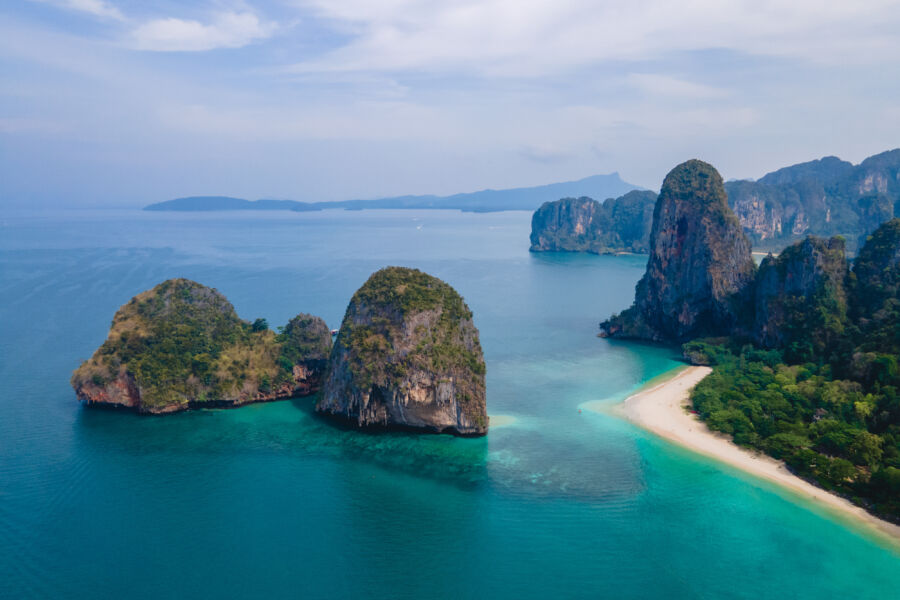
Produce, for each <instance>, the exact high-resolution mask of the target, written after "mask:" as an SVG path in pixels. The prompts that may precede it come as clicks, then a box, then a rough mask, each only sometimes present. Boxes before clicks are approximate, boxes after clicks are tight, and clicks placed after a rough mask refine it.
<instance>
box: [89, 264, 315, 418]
mask: <svg viewBox="0 0 900 600" xmlns="http://www.w3.org/2000/svg"><path fill="white" fill-rule="evenodd" d="M304 316H305V315H301V317H304ZM292 323H293V321H292ZM295 329H297V331H295ZM298 332H299V328H292V329H291V333H285V334H282V335H280V336H276V334H275V333H273V332H272V331H269V330H268V326H267V324H266V323H265V320H263V319H258V320H257V321H256V322H255V323H253V324H251V323H248V322H246V321H243V320H241V319H240V318H238V316H237V314H236V313H235V310H234V307H233V306H232V305H231V303H229V302H228V300H226V299H225V297H224V296H223V295H222V294H221V293H219V292H218V291H216V290H214V289H211V288H208V287H206V286H203V285H200V284H199V283H196V282H193V281H189V280H187V279H171V280H168V281H165V282H163V283H161V284H159V285H157V286H156V287H154V288H153V289H152V290H149V291H146V292H143V293H141V294H139V295H137V296H135V297H134V298H132V299H131V301H129V302H128V303H127V304H125V305H124V306H122V307H121V308H120V309H119V310H118V311H117V312H116V315H115V317H114V318H113V322H112V328H111V330H110V332H109V335H108V337H107V339H106V341H105V342H104V343H103V344H102V345H101V346H100V348H99V349H98V350H97V351H96V352H95V353H94V355H93V356H92V357H91V358H90V359H89V360H88V361H86V362H85V363H84V364H82V365H81V366H80V367H79V368H78V369H77V370H76V371H75V373H74V374H73V376H72V384H73V386H75V387H76V388H79V387H81V386H83V385H85V384H93V385H94V386H97V387H103V386H105V385H107V384H108V383H110V382H112V381H113V380H115V379H116V378H118V377H120V376H125V377H131V378H132V379H133V381H134V383H135V385H136V386H137V387H138V389H139V390H140V395H141V405H142V408H143V409H148V410H154V409H162V408H165V407H178V406H186V405H187V404H188V403H192V402H193V403H202V402H216V401H235V400H237V399H238V398H241V397H242V396H246V395H248V394H254V393H256V392H257V391H260V392H263V393H267V392H269V391H270V390H271V389H273V388H275V387H277V386H279V385H282V384H286V383H290V382H291V381H292V378H293V374H292V367H293V364H296V362H298V359H299V358H301V357H302V356H305V355H306V353H307V352H308V351H309V350H310V348H309V347H308V345H305V344H304V343H302V342H304V340H303V339H302V338H303V336H302V335H299V333H298ZM318 351H319V354H321V349H319V350H318ZM283 357H286V358H287V359H288V360H287V361H285V360H280V358H283Z"/></svg>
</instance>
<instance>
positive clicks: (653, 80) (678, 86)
mask: <svg viewBox="0 0 900 600" xmlns="http://www.w3.org/2000/svg"><path fill="white" fill-rule="evenodd" d="M627 79H628V82H629V83H630V84H631V85H633V86H634V87H636V88H638V89H640V90H641V91H643V92H646V93H648V94H651V95H655V96H667V97H670V98H685V99H690V100H702V99H713V98H724V97H727V96H728V95H729V91H728V90H724V89H721V88H717V87H713V86H710V85H703V84H700V83H693V82H691V81H685V80H683V79H676V78H675V77H669V76H668V75H660V74H657V73H631V74H629V75H628V77H627Z"/></svg>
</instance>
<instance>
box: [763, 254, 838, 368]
mask: <svg viewBox="0 0 900 600" xmlns="http://www.w3.org/2000/svg"><path fill="white" fill-rule="evenodd" d="M846 277H847V260H846V257H845V253H844V240H843V238H839V237H834V238H831V239H829V240H826V239H823V238H817V237H807V238H806V239H804V240H803V241H800V242H797V243H795V244H793V245H791V246H789V247H787V248H786V249H785V250H784V251H783V252H782V253H781V254H780V255H779V256H778V257H777V258H776V257H773V256H772V255H771V254H770V255H769V256H767V257H766V258H765V259H764V260H763V262H762V264H761V265H760V268H759V274H758V275H757V283H756V299H755V321H756V325H755V328H754V337H755V340H756V342H757V343H758V344H759V345H761V346H763V347H766V348H785V350H786V355H787V356H788V358H789V359H792V360H794V361H797V362H803V361H805V360H809V359H811V358H812V357H814V356H820V355H822V354H823V353H824V352H825V350H826V348H827V347H828V346H829V345H830V344H832V343H833V342H834V341H835V340H836V339H837V338H838V336H840V335H841V334H843V331H844V326H845V321H846V317H847V294H846V291H845V286H844V282H845V280H846Z"/></svg>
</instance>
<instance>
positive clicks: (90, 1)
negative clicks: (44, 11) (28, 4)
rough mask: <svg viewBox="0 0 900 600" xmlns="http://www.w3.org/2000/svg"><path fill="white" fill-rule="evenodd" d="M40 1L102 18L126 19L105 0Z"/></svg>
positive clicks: (40, 0)
mask: <svg viewBox="0 0 900 600" xmlns="http://www.w3.org/2000/svg"><path fill="white" fill-rule="evenodd" d="M37 1H39V2H48V3H50V4H55V5H56V6H60V7H62V8H67V9H69V10H74V11H78V12H83V13H88V14H90V15H94V16H95V17H99V18H101V19H114V20H116V21H124V20H125V15H123V14H122V12H121V11H120V10H119V9H118V8H116V7H115V6H114V5H112V4H110V3H109V2H104V0H37Z"/></svg>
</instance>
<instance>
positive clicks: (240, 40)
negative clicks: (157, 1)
mask: <svg viewBox="0 0 900 600" xmlns="http://www.w3.org/2000/svg"><path fill="white" fill-rule="evenodd" d="M275 29H276V27H275V25H274V24H271V23H264V22H262V21H260V20H259V17H257V16H256V15H255V14H253V13H251V12H224V13H218V14H216V15H215V16H214V17H213V19H212V20H211V21H210V22H209V23H201V22H200V21H194V20H185V19H176V18H174V17H169V18H165V19H154V20H151V21H147V22H145V23H143V24H141V25H139V26H138V27H137V28H136V29H134V30H133V31H132V32H131V34H130V39H131V43H132V45H133V47H134V48H136V49H138V50H153V51H159V52H192V51H202V50H213V49H215V48H240V47H242V46H246V45H248V44H251V43H253V42H255V41H257V40H261V39H265V38H267V37H269V36H271V35H272V34H273V33H274V31H275Z"/></svg>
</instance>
